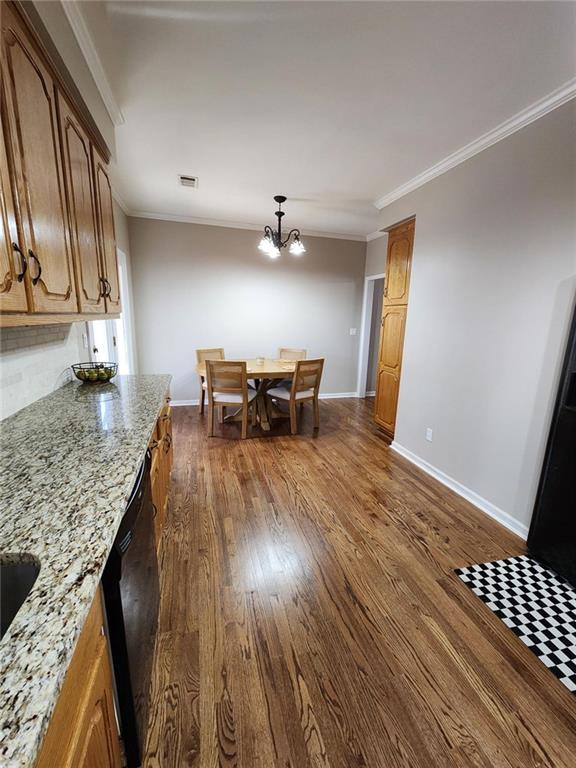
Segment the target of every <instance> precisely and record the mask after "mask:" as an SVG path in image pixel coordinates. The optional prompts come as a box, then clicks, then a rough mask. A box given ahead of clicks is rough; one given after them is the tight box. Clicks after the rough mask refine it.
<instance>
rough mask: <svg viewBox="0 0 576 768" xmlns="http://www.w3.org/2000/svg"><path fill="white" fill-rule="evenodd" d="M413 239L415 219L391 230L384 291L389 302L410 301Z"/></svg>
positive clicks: (401, 302) (403, 302) (402, 302)
mask: <svg viewBox="0 0 576 768" xmlns="http://www.w3.org/2000/svg"><path fill="white" fill-rule="evenodd" d="M413 241H414V220H413V219H412V221H409V222H407V223H406V224H401V225H400V226H399V227H395V228H394V229H392V230H390V233H389V235H388V259H387V263H386V288H385V291H384V301H385V302H386V303H387V304H407V303H408V290H409V287H410V266H411V261H412V245H413Z"/></svg>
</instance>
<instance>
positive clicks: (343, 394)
mask: <svg viewBox="0 0 576 768" xmlns="http://www.w3.org/2000/svg"><path fill="white" fill-rule="evenodd" d="M319 397H320V400H332V399H336V398H338V397H358V392H322V393H320V396H319ZM199 404H200V400H198V399H196V400H172V401H171V402H170V405H172V406H174V407H175V408H178V406H180V405H199Z"/></svg>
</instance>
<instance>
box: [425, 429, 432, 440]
mask: <svg viewBox="0 0 576 768" xmlns="http://www.w3.org/2000/svg"><path fill="white" fill-rule="evenodd" d="M426 440H428V442H429V443H431V442H432V427H426Z"/></svg>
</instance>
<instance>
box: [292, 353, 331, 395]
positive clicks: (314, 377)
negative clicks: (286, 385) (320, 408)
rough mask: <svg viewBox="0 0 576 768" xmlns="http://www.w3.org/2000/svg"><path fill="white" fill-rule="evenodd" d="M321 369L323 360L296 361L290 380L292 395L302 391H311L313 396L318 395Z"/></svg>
mask: <svg viewBox="0 0 576 768" xmlns="http://www.w3.org/2000/svg"><path fill="white" fill-rule="evenodd" d="M323 368H324V358H319V359H318V360H298V361H297V363H296V368H295V370H294V378H293V379H292V393H293V394H296V392H302V390H304V389H313V390H314V394H318V390H319V389H320V381H321V379H322V370H323Z"/></svg>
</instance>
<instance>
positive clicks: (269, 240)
mask: <svg viewBox="0 0 576 768" xmlns="http://www.w3.org/2000/svg"><path fill="white" fill-rule="evenodd" d="M274 200H275V201H276V202H277V203H278V210H277V211H276V216H278V228H277V230H276V231H274V230H273V229H272V227H269V226H268V225H266V226H265V227H264V236H263V237H262V240H260V245H259V246H258V248H259V249H260V250H261V251H263V252H264V253H266V254H267V255H268V256H270V258H271V259H277V258H278V256H280V249H281V248H286V246H287V245H288V243H289V242H290V238H292V242H291V243H290V248H289V249H288V250H289V251H290V253H291V254H292V255H293V256H302V254H303V253H306V248H304V244H303V243H302V240H300V230H299V229H291V230H290V232H288V235H287V236H286V237H285V238H284V239H282V216H284V211H283V210H282V203H285V202H286V198H285V197H284V195H275V196H274Z"/></svg>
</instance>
